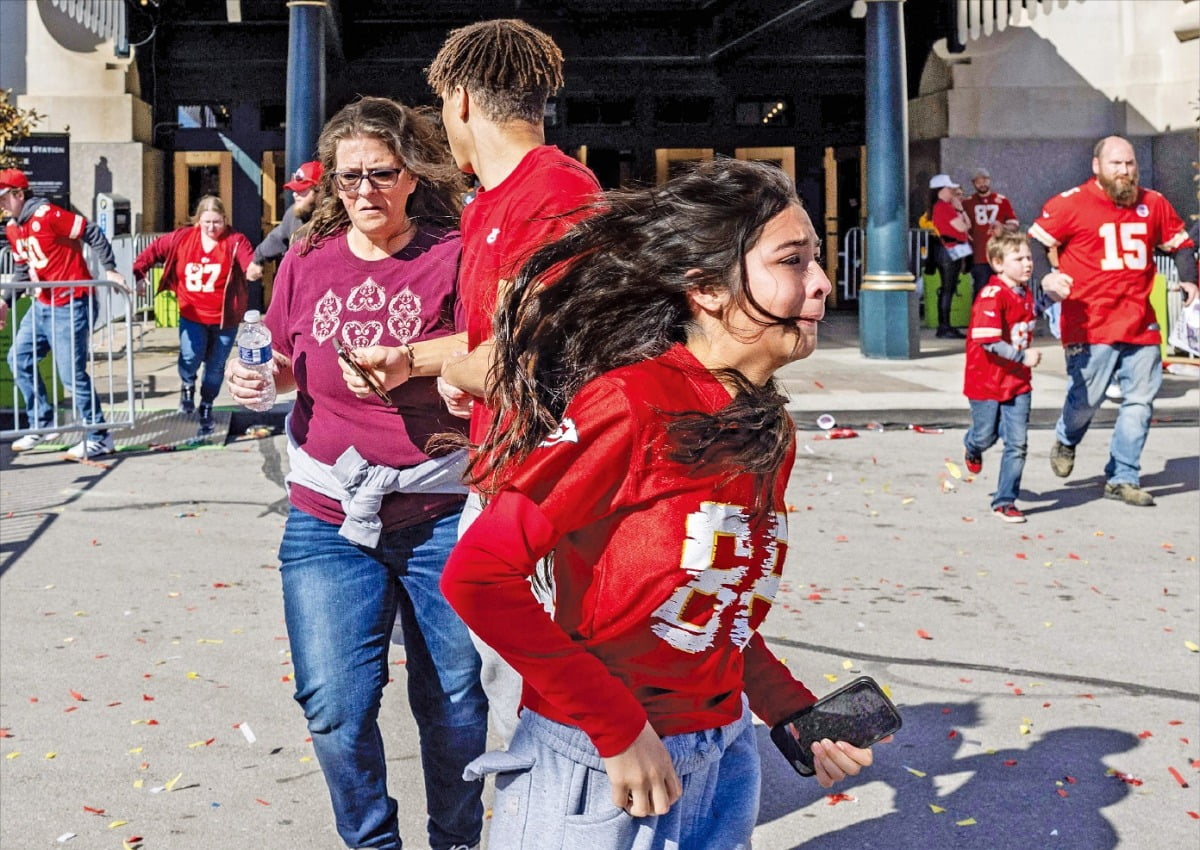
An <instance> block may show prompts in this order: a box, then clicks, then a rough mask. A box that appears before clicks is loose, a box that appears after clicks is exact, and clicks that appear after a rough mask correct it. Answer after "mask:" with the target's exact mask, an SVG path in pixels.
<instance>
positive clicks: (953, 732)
mask: <svg viewBox="0 0 1200 850" xmlns="http://www.w3.org/2000/svg"><path fill="white" fill-rule="evenodd" d="M946 737H947V738H949V739H951V740H953V739H954V738H957V737H958V730H957V729H951V730H950V734H948V735H947V736H946Z"/></svg>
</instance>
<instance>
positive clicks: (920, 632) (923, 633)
mask: <svg viewBox="0 0 1200 850" xmlns="http://www.w3.org/2000/svg"><path fill="white" fill-rule="evenodd" d="M917 637H919V638H920V639H921V640H933V635H931V634H930V633H929V632H927V631H925V630H924V629H917Z"/></svg>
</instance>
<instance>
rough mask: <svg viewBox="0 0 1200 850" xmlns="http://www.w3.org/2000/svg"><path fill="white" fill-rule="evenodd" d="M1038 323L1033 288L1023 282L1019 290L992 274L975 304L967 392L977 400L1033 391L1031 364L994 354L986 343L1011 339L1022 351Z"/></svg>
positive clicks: (1002, 398)
mask: <svg viewBox="0 0 1200 850" xmlns="http://www.w3.org/2000/svg"><path fill="white" fill-rule="evenodd" d="M1036 326H1037V310H1035V309H1034V306H1033V290H1032V289H1030V288H1029V287H1028V286H1022V287H1021V288H1020V291H1017V290H1016V289H1013V288H1012V287H1010V286H1009V285H1008V284H1006V283H1004V281H1002V280H1001V279H1000V278H999V276H997V275H992V279H991V280H990V281H988V285H987V286H985V287H984V288H983V289H981V290H979V295H978V296H977V297H976V298H975V301H974V303H973V304H972V305H971V326H970V327H969V328H968V329H967V360H966V369H965V371H964V375H963V395H965V396H966V397H967V398H969V399H974V400H975V401H1008V400H1009V399H1012V398H1015V397H1017V396H1019V395H1020V394H1021V393H1027V392H1029V391H1030V389H1031V387H1030V383H1029V381H1030V377H1031V370H1030V368H1029V367H1028V366H1026V365H1025V364H1024V363H1019V362H1017V361H1015V360H1009V359H1008V358H1006V357H1001V356H1000V355H998V354H993V353H992V352H990V351H987V350H986V349H984V346H985V345H987V344H988V343H992V342H1007V343H1009V344H1010V345H1012V346H1013V348H1016V349H1017V350H1018V351H1024V350H1025V349H1027V348H1028V347H1029V342H1030V340H1032V339H1033V331H1034V328H1035V327H1036Z"/></svg>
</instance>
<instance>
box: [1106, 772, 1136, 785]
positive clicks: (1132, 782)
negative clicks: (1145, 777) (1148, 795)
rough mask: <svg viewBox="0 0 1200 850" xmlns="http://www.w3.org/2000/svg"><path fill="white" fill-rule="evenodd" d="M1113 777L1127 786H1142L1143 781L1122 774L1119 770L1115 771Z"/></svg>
mask: <svg viewBox="0 0 1200 850" xmlns="http://www.w3.org/2000/svg"><path fill="white" fill-rule="evenodd" d="M1113 776H1115V777H1117V779H1120V780H1121V781H1122V782H1124V783H1125V784H1126V785H1141V784H1142V780H1140V779H1138V778H1137V777H1136V776H1133V775H1131V774H1128V773H1121V772H1120V771H1119V770H1118V771H1114V772H1113Z"/></svg>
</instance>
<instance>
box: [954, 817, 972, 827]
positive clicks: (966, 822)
mask: <svg viewBox="0 0 1200 850" xmlns="http://www.w3.org/2000/svg"><path fill="white" fill-rule="evenodd" d="M954 825H955V826H974V825H975V818H966V819H965V820H956V821H955V822H954Z"/></svg>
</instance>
